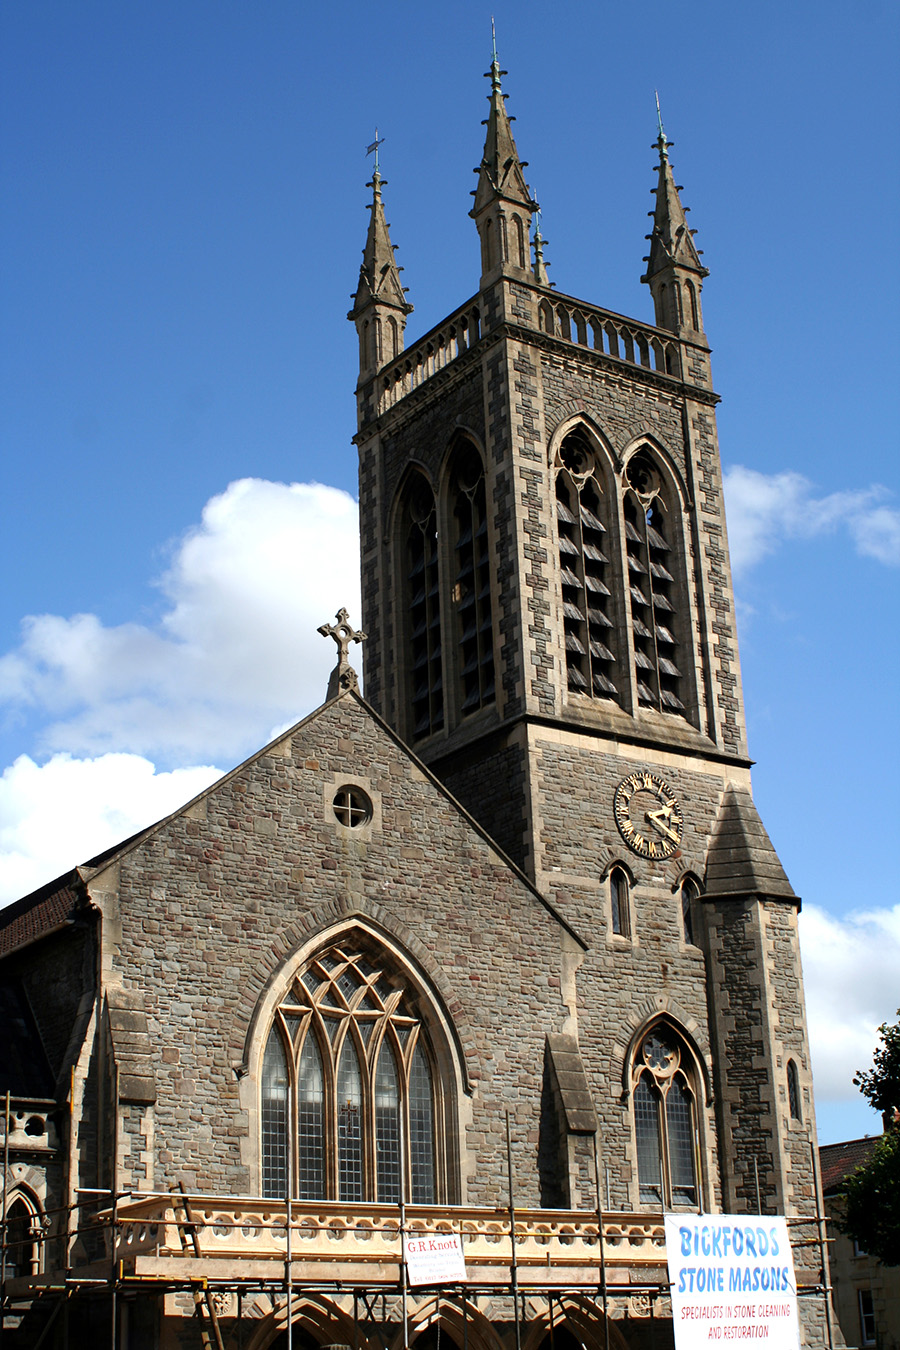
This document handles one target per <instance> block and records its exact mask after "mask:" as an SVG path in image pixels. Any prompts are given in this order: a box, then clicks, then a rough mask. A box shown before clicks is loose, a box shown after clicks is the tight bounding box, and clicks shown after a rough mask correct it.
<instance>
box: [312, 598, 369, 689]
mask: <svg viewBox="0 0 900 1350" xmlns="http://www.w3.org/2000/svg"><path fill="white" fill-rule="evenodd" d="M334 617H335V618H336V619H337V623H323V624H320V626H319V628H318V630H317V631H318V632H319V633H321V634H322V636H323V637H330V638H334V641H335V643H336V645H337V649H338V661H337V665H336V666H335V668H334V670H333V671H332V672H331V675H330V677H329V680H328V693H327V695H326V697H327V698H329V699H331V698H337V696H338V694H340V693H341V692H342V691H343V690H345V689H353V690H356V691H357V692H358V691H359V680H358V678H357V674H356V671H355V670H354V669H353V667H352V666H351V664H350V662H349V660H348V659H347V653H348V651H349V649H350V643H351V642H365V640H366V635H365V633H363V632H362V630H360V631H357V630H356V629H355V628H354V627H353V625H352V624H351V623H350V615H349V614H348V613H347V611H346V610H345V609H339V610H338V612H337V614H336V615H335V616H334Z"/></svg>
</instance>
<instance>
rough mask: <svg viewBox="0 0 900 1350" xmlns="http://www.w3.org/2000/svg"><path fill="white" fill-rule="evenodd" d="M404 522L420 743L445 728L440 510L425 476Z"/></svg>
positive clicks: (413, 489)
mask: <svg viewBox="0 0 900 1350" xmlns="http://www.w3.org/2000/svg"><path fill="white" fill-rule="evenodd" d="M402 521H403V525H402V532H403V539H402V546H403V550H404V554H405V569H404V570H405V609H406V627H407V642H408V649H409V652H410V657H411V660H410V667H411V669H410V680H411V688H410V698H409V703H410V722H411V732H412V736H411V738H412V740H414V741H418V740H421V739H422V738H423V737H425V736H430V735H431V734H432V733H433V732H435V731H440V730H441V728H442V727H443V725H444V685H443V674H442V655H441V608H440V594H439V578H438V533H437V511H436V509H435V501H434V493H433V492H432V491H431V488H430V487H429V485H428V483H427V482H426V481H425V479H424V478H423V477H422V475H421V474H415V475H414V477H413V478H412V480H411V482H410V483H409V485H408V487H407V491H406V498H405V502H404V510H403V515H402Z"/></svg>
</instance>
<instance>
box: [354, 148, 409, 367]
mask: <svg viewBox="0 0 900 1350" xmlns="http://www.w3.org/2000/svg"><path fill="white" fill-rule="evenodd" d="M381 143H382V142H381V141H379V139H378V132H377V131H376V133H375V140H374V142H373V144H372V145H371V146H370V147H369V148H370V150H374V151H375V171H374V173H373V174H372V181H371V182H370V183H367V184H366V186H367V187H370V188H371V189H372V201H371V203H370V206H369V209H370V211H371V212H372V215H371V218H370V220H369V232H368V235H367V236H366V246H365V248H364V249H363V260H362V266H361V267H360V269H359V285H358V286H357V288H356V294H355V295H354V296H353V308H352V309H351V310H350V313H349V314H348V315H347V318H348V319H350V320H351V322H353V323H355V324H356V331H357V332H358V334H359V377H360V379H361V380H363V379H370V378H371V377H372V376H373V375H374V374H375V373H376V372H377V371H378V370H380V369H381V367H382V366H383V365H386V364H387V362H388V361H392V360H393V359H394V357H395V356H399V355H400V353H401V352H402V351H403V332H404V329H405V328H406V316H407V315H408V314H411V313H412V308H413V307H412V305H411V304H409V303H408V301H407V299H406V289H405V287H404V286H403V285H401V282H400V273H401V272H402V270H403V269H402V267H398V266H397V263H396V260H395V258H394V248H393V245H392V244H391V237H390V234H389V233H388V231H389V228H390V227H389V225H388V224H387V221H386V220H385V218H384V203H383V202H382V199H381V189H382V188H383V187H384V186H385V185H386V180H385V179H383V178H382V177H381V173H380V171H379V167H378V147H379V145H381Z"/></svg>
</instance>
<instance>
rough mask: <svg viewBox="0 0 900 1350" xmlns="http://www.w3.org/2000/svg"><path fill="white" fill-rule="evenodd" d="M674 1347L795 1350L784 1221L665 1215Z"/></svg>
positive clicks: (790, 1257)
mask: <svg viewBox="0 0 900 1350" xmlns="http://www.w3.org/2000/svg"><path fill="white" fill-rule="evenodd" d="M666 1250H667V1257H668V1263H669V1279H670V1281H671V1284H672V1318H673V1320H674V1323H675V1345H676V1350H700V1347H701V1346H702V1347H703V1348H704V1350H709V1347H710V1345H714V1344H715V1343H716V1342H718V1341H763V1342H764V1343H765V1345H766V1347H767V1350H799V1347H800V1328H799V1325H798V1323H797V1286H796V1283H795V1280H794V1258H793V1255H792V1253H791V1244H790V1241H789V1240H788V1231H787V1223H786V1222H785V1220H784V1219H783V1218H778V1217H769V1216H766V1215H759V1216H757V1215H746V1214H741V1215H732V1214H686V1215H683V1216H679V1215H672V1214H667V1215H666Z"/></svg>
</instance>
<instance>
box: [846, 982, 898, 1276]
mask: <svg viewBox="0 0 900 1350" xmlns="http://www.w3.org/2000/svg"><path fill="white" fill-rule="evenodd" d="M897 1015H898V1017H900V1009H898V1010H897ZM878 1030H879V1033H880V1035H881V1044H880V1045H879V1046H878V1048H877V1050H876V1051H875V1055H874V1058H873V1064H872V1068H871V1069H868V1070H860V1072H859V1073H857V1074H856V1076H855V1077H854V1079H853V1081H854V1083H855V1084H856V1086H857V1087H858V1088H859V1090H860V1092H861V1093H862V1094H863V1096H864V1097H867V1098H868V1099H869V1102H870V1103H871V1104H872V1106H873V1107H874V1108H875V1110H876V1111H880V1112H881V1118H882V1120H883V1121H884V1134H883V1135H882V1136H881V1138H880V1139H879V1140H878V1141H877V1143H876V1144H875V1146H874V1148H873V1149H872V1152H871V1154H870V1155H869V1159H868V1161H867V1162H865V1163H864V1164H863V1166H862V1167H859V1168H857V1170H856V1171H855V1172H852V1173H851V1174H850V1176H849V1177H847V1178H846V1180H845V1182H844V1217H843V1220H842V1221H841V1225H840V1226H841V1228H842V1229H843V1230H844V1232H845V1233H846V1234H847V1235H848V1236H849V1237H851V1238H854V1239H855V1240H856V1241H857V1242H858V1243H859V1245H860V1246H861V1247H862V1248H863V1249H864V1250H865V1251H867V1252H869V1253H870V1254H871V1255H872V1256H876V1257H878V1259H879V1260H880V1261H882V1262H883V1263H884V1264H885V1265H886V1266H898V1265H900V1022H897V1023H895V1024H893V1025H890V1024H888V1023H887V1022H885V1023H883V1024H882V1026H880V1027H879V1028H878Z"/></svg>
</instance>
